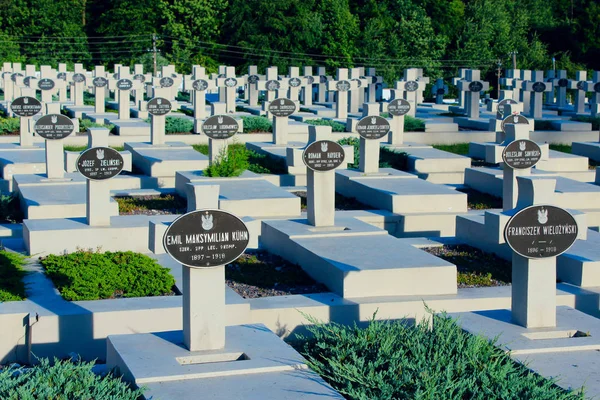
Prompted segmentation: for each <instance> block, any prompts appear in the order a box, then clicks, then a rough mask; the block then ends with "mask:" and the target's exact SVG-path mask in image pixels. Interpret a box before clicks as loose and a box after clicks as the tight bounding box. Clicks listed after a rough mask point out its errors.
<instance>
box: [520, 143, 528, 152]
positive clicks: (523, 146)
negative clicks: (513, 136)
mask: <svg viewBox="0 0 600 400" xmlns="http://www.w3.org/2000/svg"><path fill="white" fill-rule="evenodd" d="M526 148H527V143H525V142H519V150H521V151H525V149H526Z"/></svg>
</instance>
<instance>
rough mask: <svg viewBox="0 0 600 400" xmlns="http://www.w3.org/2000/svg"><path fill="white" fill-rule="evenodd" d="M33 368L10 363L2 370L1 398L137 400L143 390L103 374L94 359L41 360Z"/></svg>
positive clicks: (14, 399) (8, 399) (18, 399)
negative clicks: (93, 369) (96, 372)
mask: <svg viewBox="0 0 600 400" xmlns="http://www.w3.org/2000/svg"><path fill="white" fill-rule="evenodd" d="M38 361H39V364H38V365H36V366H34V367H31V368H23V367H18V366H9V367H7V368H4V369H2V370H0V399H4V400H37V399H57V400H59V399H60V400H75V399H77V400H92V399H93V400H115V399H119V400H137V399H138V398H140V396H141V395H142V393H143V389H139V390H135V389H132V388H130V387H129V385H128V384H127V383H125V382H123V381H122V380H121V378H116V377H114V376H112V375H111V374H108V375H106V376H105V377H101V376H99V375H96V374H95V373H94V372H93V371H92V368H93V366H94V362H89V363H88V362H84V361H81V360H76V361H70V360H66V361H62V360H59V359H57V358H55V359H54V362H53V363H52V364H53V365H50V361H49V360H48V359H47V358H40V359H38Z"/></svg>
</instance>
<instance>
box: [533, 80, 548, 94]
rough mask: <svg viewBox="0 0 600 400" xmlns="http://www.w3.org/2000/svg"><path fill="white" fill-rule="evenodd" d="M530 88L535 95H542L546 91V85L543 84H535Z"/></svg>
mask: <svg viewBox="0 0 600 400" xmlns="http://www.w3.org/2000/svg"><path fill="white" fill-rule="evenodd" d="M531 88H532V89H533V91H534V92H536V93H542V92H544V91H546V84H545V83H544V82H535V83H534V84H533V85H531Z"/></svg>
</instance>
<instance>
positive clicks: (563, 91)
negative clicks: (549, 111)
mask: <svg viewBox="0 0 600 400" xmlns="http://www.w3.org/2000/svg"><path fill="white" fill-rule="evenodd" d="M552 85H553V86H554V87H556V88H557V93H556V105H557V106H558V108H563V107H565V106H566V105H567V87H569V80H568V79H567V71H565V70H560V71H557V74H556V78H554V79H553V80H552Z"/></svg>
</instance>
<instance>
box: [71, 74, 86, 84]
mask: <svg viewBox="0 0 600 400" xmlns="http://www.w3.org/2000/svg"><path fill="white" fill-rule="evenodd" d="M73 82H75V83H81V82H85V75H84V74H80V73H76V74H73Z"/></svg>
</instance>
